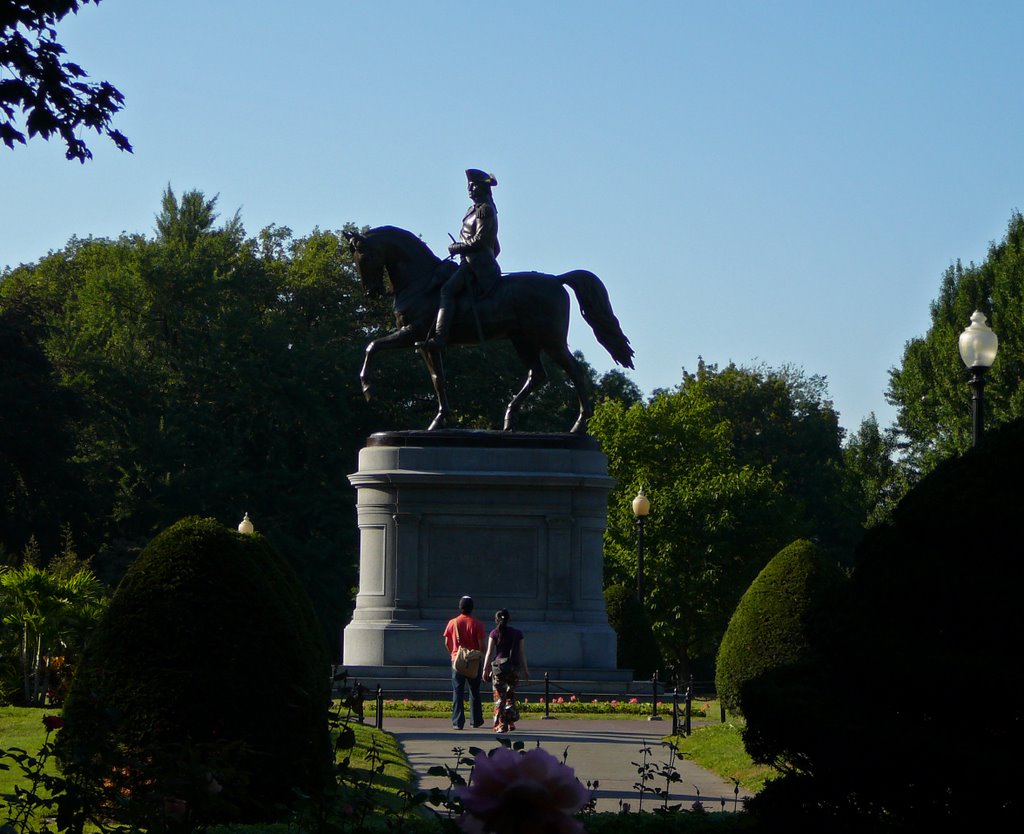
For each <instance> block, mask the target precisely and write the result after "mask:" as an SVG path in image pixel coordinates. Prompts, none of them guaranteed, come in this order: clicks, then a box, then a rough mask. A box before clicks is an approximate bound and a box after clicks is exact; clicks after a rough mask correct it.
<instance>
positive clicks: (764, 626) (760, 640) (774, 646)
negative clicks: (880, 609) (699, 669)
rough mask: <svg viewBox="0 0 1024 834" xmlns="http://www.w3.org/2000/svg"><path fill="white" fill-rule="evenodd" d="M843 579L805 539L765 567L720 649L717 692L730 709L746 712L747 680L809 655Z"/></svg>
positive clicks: (781, 553)
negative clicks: (825, 609) (818, 626)
mask: <svg viewBox="0 0 1024 834" xmlns="http://www.w3.org/2000/svg"><path fill="white" fill-rule="evenodd" d="M842 578H843V577H842V573H841V572H840V571H839V569H838V568H837V567H836V565H835V563H834V562H833V561H831V560H830V559H829V558H828V557H827V556H825V554H824V553H823V552H822V550H821V548H819V547H817V546H815V545H813V544H811V542H809V541H807V540H805V539H799V540H797V541H795V542H793V543H792V544H790V545H788V546H787V547H784V548H783V549H782V550H780V551H779V552H778V554H776V555H775V556H774V557H773V558H772V560H771V561H770V562H769V563H768V564H767V565H765V567H764V569H763V570H762V571H761V572H760V573H759V574H758V575H757V578H756V579H754V581H753V582H752V583H751V584H750V587H749V588H747V590H746V592H745V593H744V594H743V596H742V597H741V599H740V602H739V605H737V606H736V610H735V611H734V612H733V615H732V618H731V619H730V620H729V627H728V628H727V629H726V631H725V636H724V637H723V638H722V643H721V645H720V646H719V648H718V660H717V662H716V664H715V689H716V690H717V692H718V697H719V698H720V699H721V701H722V703H723V704H725V707H726V709H728V710H729V711H730V712H740V713H742V708H741V697H740V695H741V691H742V689H743V686H744V685H745V684H746V683H747V682H748V681H750V680H753V679H754V678H756V677H758V676H759V675H761V674H763V673H764V672H766V671H768V670H770V669H774V668H776V667H778V666H783V665H786V664H789V663H796V662H797V661H799V660H801V659H803V658H804V657H805V656H806V654H807V653H808V650H809V646H810V640H809V637H808V631H809V630H810V629H811V628H813V627H814V625H815V623H816V619H817V618H818V617H820V616H821V613H820V607H821V605H822V604H823V603H824V602H826V601H827V600H828V597H829V595H830V594H831V593H833V592H834V591H835V589H836V588H837V587H838V586H839V585H840V584H841V583H842Z"/></svg>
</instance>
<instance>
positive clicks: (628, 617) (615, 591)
mask: <svg viewBox="0 0 1024 834" xmlns="http://www.w3.org/2000/svg"><path fill="white" fill-rule="evenodd" d="M604 603H605V608H606V610H607V612H608V624H609V625H610V626H611V627H612V630H613V631H614V632H615V635H616V643H615V646H616V649H615V655H616V657H615V661H616V665H617V666H618V668H619V669H632V670H633V677H634V679H636V680H647V679H648V678H650V677H651V675H652V674H653V673H654V672H655V671H656V670H657V669H659V668H661V653H660V652H659V651H658V643H657V641H656V640H655V639H654V633H653V632H652V630H651V619H650V617H649V616H648V615H647V611H646V609H645V608H644V607H643V605H641V604H640V603H639V602H638V601H637V598H636V591H634V590H633V589H632V588H628V587H626V586H625V585H610V586H608V587H607V588H606V589H605V592H604Z"/></svg>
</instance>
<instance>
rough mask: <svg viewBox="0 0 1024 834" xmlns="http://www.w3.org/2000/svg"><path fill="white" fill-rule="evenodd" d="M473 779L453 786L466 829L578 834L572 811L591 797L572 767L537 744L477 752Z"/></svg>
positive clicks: (472, 833) (477, 833)
mask: <svg viewBox="0 0 1024 834" xmlns="http://www.w3.org/2000/svg"><path fill="white" fill-rule="evenodd" d="M473 765H474V766H473V779H472V783H471V784H470V785H468V786H465V787H460V788H458V789H457V790H456V793H457V795H458V797H459V799H460V800H461V801H462V806H463V808H464V809H465V812H466V813H464V814H463V816H462V818H461V819H460V820H459V825H460V827H461V828H462V830H463V831H465V832H468V834H484V833H485V832H491V834H532V832H544V834H583V825H582V823H580V821H579V820H577V819H574V818H573V816H572V815H573V814H575V813H576V812H577V811H579V810H580V809H581V808H583V806H584V805H586V804H587V802H588V801H589V799H590V796H589V794H588V793H587V789H586V788H585V787H583V785H581V784H580V782H579V780H578V779H577V778H576V774H575V772H574V771H573V769H572V768H571V767H568V766H567V765H564V764H562V762H560V761H558V759H556V758H555V757H554V756H552V755H551V754H550V753H548V752H546V751H544V750H542V749H540V748H539V747H537V748H534V749H533V750H530V751H529V752H527V753H517V752H514V751H512V750H510V749H508V748H507V747H499V748H497V749H495V750H492V751H491V752H490V754H487V753H483V752H480V753H477V755H476V759H475V760H474V763H473Z"/></svg>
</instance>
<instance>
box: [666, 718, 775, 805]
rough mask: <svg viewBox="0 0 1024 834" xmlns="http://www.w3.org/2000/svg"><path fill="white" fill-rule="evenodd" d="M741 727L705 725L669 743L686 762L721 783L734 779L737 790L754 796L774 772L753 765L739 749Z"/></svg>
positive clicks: (740, 744)
mask: <svg viewBox="0 0 1024 834" xmlns="http://www.w3.org/2000/svg"><path fill="white" fill-rule="evenodd" d="M741 729H742V727H741V726H740V725H737V724H733V723H727V724H708V725H706V726H704V727H698V728H697V729H695V730H694V731H693V734H692V735H690V736H676V737H675V738H673V739H672V741H674V742H675V744H676V747H678V748H679V750H680V751H681V752H682V753H684V754H685V755H686V758H688V759H689V760H690V761H692V762H694V763H696V764H698V765H700V766H701V767H703V768H706V769H707V770H710V771H712V772H713V773H717V774H718V775H719V776H721V777H723V778H725V779H736V780H738V781H739V783H740V787H741V788H743V789H744V790H747V791H749V792H750V793H757V792H758V791H760V790H761V788H763V787H764V783H765V782H766V781H767V780H768V779H770V778H771V777H772V776H773V775H774V774H775V771H774V770H772V768H770V767H767V766H765V765H758V764H754V762H753V761H752V760H751V758H750V756H748V755H747V751H746V749H744V747H743V739H742V738H741V737H740V731H741Z"/></svg>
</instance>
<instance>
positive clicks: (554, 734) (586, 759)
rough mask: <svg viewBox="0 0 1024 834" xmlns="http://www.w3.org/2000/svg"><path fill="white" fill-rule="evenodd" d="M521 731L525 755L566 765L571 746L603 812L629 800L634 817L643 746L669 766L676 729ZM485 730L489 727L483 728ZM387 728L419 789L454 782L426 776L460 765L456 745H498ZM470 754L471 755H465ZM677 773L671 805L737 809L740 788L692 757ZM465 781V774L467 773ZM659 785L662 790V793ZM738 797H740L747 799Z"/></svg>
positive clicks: (456, 734) (457, 733)
mask: <svg viewBox="0 0 1024 834" xmlns="http://www.w3.org/2000/svg"><path fill="white" fill-rule="evenodd" d="M517 726H518V729H517V730H516V731H515V732H514V733H510V734H509V737H510V738H512V739H513V740H517V741H522V742H524V743H525V744H526V747H527V749H529V748H531V747H534V746H536V745H537V744H538V743H539V744H540V746H541V747H542V748H544V749H545V750H547V751H548V752H549V753H551V755H553V756H555V757H556V758H558V759H559V760H561V758H562V755H563V753H564V752H565V750H566V748H568V751H569V753H568V758H567V759H566V764H567V765H569V767H571V768H573V769H574V770H575V771H576V776H577V778H578V779H579V780H580V781H581V782H583V783H584V784H586V783H587V782H588V781H589V782H594V781H597V782H598V783H599V787H598V789H597V790H596V791H595V795H596V798H597V810H598V811H618V810H619V802H620V801H621V802H628V803H629V804H630V806H631V808H632V810H634V811H636V810H637V809H638V807H639V805H640V793H639V791H638V790H637V789H636V788H634V787H633V785H634V784H635V783H636V782H637V781H638V780H639V777H638V775H637V766H636V765H635V764H633V762H640V761H642V758H641V757H642V755H643V754H642V752H641V748H642V747H643V746H644V744H645V743H646V744H647V745H649V746H650V748H651V759H652V760H653V761H654V762H655V763H656V764H661V763H663V762H667V761H668V755H667V751H666V750H665V748H663V747H662V746H661V738H662V737H663V736H664V735H666V734H667V733H668V732H669V731H670V730H671V723H669V722H666V721H646V720H636V721H633V720H614V721H612V720H569V719H550V720H547V721H545V720H542V719H540V718H529V719H524V720H521V721H519V722H518V725H517ZM484 727H485V728H486V727H487V725H486V724H485V725H484ZM384 729H385V730H387V731H388V732H389V733H392V734H394V736H395V737H396V738H397V739H398V740H399V742H401V744H402V747H403V749H404V750H405V754H406V756H408V758H409V763H410V764H411V765H412V769H413V770H414V771H415V772H416V774H417V775H418V776H419V786H420V788H421V789H425V790H429V789H430V788H433V787H440V788H447V787H448V784H449V783H448V780H447V779H446V778H443V777H437V776H428V775H427V770H428V769H429V768H431V767H433V766H434V765H442V764H443V765H448V766H450V767H454V766H455V762H456V757H455V754H454V753H453V752H452V748H453V747H462V748H463V750H468V748H470V747H480V748H482V749H484V750H490V749H492V748H493V747H495V746H497V745H498V742H497V740H496V739H495V736H494V733H493V732H492V731H490V730H487V729H484V728H481V729H479V730H473V729H470V728H468V727H467V728H466V729H464V730H453V729H452V728H451V724H450V722H449V721H448V719H446V718H387V719H385V720H384ZM467 755H468V754H467ZM675 767H676V769H677V770H678V771H679V774H680V776H681V780H680V781H679V782H676V783H675V784H673V785H672V794H671V800H670V801H671V803H672V804H676V803H682V805H683V807H684V808H689V807H690V805H692V804H693V802H694V801H695V800H696V799H697V798H698V794H699V798H700V800H701V801H702V802H703V804H704V807H705V809H707V810H708V811H721V810H723V804H722V803H723V801H724V803H725V805H724V810H728V811H731V810H733V808H734V807H735V800H736V796H735V793H734V791H735V788H734V785H733V783H732V782H726V781H723V780H722V779H720V778H719V777H718V776H716V775H715V774H714V773H711V772H710V771H707V770H704V769H703V768H701V767H698V766H697V765H695V764H694V763H693V762H691V761H688V760H686V759H678V758H677V759H676V761H675ZM461 772H462V773H463V774H464V775H466V774H467V770H466V768H464V767H463V768H461ZM664 784H665V783H664V780H661V782H660V783H659V787H664ZM746 795H747V794H745V793H744V792H743V791H741V792H740V795H739V799H740V804H741V805H742V800H743V798H744V797H745V796H746ZM658 801H660V800H658V798H657V797H655V796H654V795H653V794H650V793H648V794H645V795H644V798H643V809H644V810H651V809H653V808H654V805H655V803H656V802H658Z"/></svg>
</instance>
